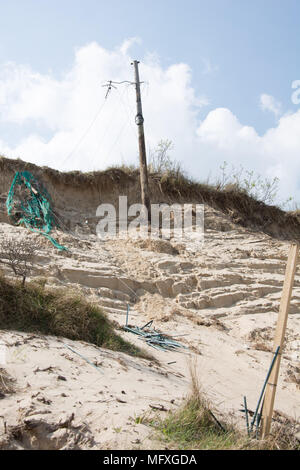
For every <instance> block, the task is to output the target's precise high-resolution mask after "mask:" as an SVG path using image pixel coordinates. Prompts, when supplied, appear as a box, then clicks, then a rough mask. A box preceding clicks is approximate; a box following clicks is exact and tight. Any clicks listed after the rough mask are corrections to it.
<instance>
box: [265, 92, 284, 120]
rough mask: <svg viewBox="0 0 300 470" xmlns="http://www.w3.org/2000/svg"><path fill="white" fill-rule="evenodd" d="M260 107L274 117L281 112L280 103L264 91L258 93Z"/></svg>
mask: <svg viewBox="0 0 300 470" xmlns="http://www.w3.org/2000/svg"><path fill="white" fill-rule="evenodd" d="M260 107H261V109H262V110H263V111H270V112H271V113H273V114H275V116H276V117H277V116H279V115H280V114H281V107H282V106H281V103H280V102H279V101H277V100H275V98H274V96H271V95H267V94H265V93H263V94H262V95H260Z"/></svg>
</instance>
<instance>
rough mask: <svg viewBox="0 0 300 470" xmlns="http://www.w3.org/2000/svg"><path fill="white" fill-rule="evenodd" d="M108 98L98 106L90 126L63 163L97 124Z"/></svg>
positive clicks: (64, 161)
mask: <svg viewBox="0 0 300 470" xmlns="http://www.w3.org/2000/svg"><path fill="white" fill-rule="evenodd" d="M106 101H107V100H106V98H105V99H104V101H103V103H101V105H100V107H99V108H98V110H97V113H96V114H95V116H94V117H93V119H92V121H91V122H90V124H89V125H88V127H87V128H86V130H85V131H84V132H83V134H82V135H81V137H80V139H79V140H78V141H77V143H76V144H75V146H74V148H73V150H72V151H71V152H70V153H69V154H68V155H67V156H66V158H65V159H64V160H63V163H62V164H63V165H64V164H65V163H66V162H67V161H68V160H69V158H70V157H71V156H72V155H73V154H74V153H75V152H76V150H77V149H78V148H79V146H80V145H81V143H82V142H83V140H84V139H85V137H86V136H87V134H88V133H89V131H90V130H91V128H92V127H93V125H94V124H95V122H96V121H97V119H98V117H99V116H100V114H101V112H102V110H103V108H104V106H105V103H106Z"/></svg>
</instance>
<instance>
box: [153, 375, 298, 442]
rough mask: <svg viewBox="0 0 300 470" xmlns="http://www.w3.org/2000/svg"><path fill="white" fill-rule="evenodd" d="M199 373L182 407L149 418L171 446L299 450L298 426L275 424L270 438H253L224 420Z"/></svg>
mask: <svg viewBox="0 0 300 470" xmlns="http://www.w3.org/2000/svg"><path fill="white" fill-rule="evenodd" d="M195 377H196V375H195V372H193V374H192V391H191V394H190V395H189V396H188V397H187V398H186V400H185V401H184V402H183V404H182V406H181V407H180V408H179V409H178V410H176V411H173V412H169V413H168V416H167V417H166V418H165V419H162V418H161V417H159V416H158V417H156V418H155V419H152V420H148V422H149V424H150V425H151V426H152V427H154V428H155V429H156V431H158V437H159V438H160V439H161V440H163V442H164V444H167V445H168V448H171V449H172V448H173V449H180V450H182V449H183V450H187V449H200V450H275V449H280V450H281V449H285V450H299V449H300V445H299V442H298V441H297V439H296V438H295V437H294V434H295V429H294V425H291V424H290V423H287V424H286V425H280V426H273V428H274V429H273V434H272V436H270V438H269V439H268V440H266V441H260V440H256V439H250V438H249V437H248V436H247V435H246V434H243V433H242V432H241V431H240V430H238V429H237V428H236V427H235V426H234V425H232V424H228V423H225V422H224V420H223V421H222V422H220V421H219V420H218V419H217V418H216V416H215V414H214V413H213V411H212V406H211V404H210V402H209V400H208V399H207V398H206V397H205V395H204V394H203V392H201V390H200V388H199V384H198V382H197V379H196V378H195Z"/></svg>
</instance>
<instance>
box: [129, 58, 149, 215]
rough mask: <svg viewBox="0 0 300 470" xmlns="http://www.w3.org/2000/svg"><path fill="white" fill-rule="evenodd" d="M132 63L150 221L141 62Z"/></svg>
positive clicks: (144, 198) (144, 192)
mask: <svg viewBox="0 0 300 470" xmlns="http://www.w3.org/2000/svg"><path fill="white" fill-rule="evenodd" d="M132 65H133V66H134V73H135V88H136V107H137V115H136V118H135V122H136V125H137V126H138V135H139V155H140V181H141V195H142V204H143V205H144V206H145V207H146V208H147V211H148V220H149V221H150V220H151V206H150V197H149V185H148V170H147V158H146V146H145V134H144V117H143V111H142V100H141V88H140V76H139V62H138V61H137V60H135V61H134V62H133V63H132Z"/></svg>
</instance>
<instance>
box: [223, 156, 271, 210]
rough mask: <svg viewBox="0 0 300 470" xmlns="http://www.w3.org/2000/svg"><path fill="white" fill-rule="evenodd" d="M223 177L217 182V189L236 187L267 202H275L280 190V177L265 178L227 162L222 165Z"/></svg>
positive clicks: (254, 197)
mask: <svg viewBox="0 0 300 470" xmlns="http://www.w3.org/2000/svg"><path fill="white" fill-rule="evenodd" d="M220 171H221V177H220V179H219V180H218V181H217V182H216V187H217V189H220V190H226V189H236V190H237V191H240V192H244V193H246V194H248V196H251V197H252V198H253V199H256V200H259V201H262V202H264V203H265V204H270V205H271V204H274V203H275V200H276V197H277V194H278V190H279V178H277V177H276V176H275V177H274V178H267V177H265V178H263V177H262V176H261V175H259V174H258V173H254V171H250V170H247V169H245V168H243V167H242V166H240V167H239V168H235V167H234V166H233V165H232V166H231V169H230V168H229V165H228V163H227V162H225V161H224V163H223V164H222V165H221V166H220Z"/></svg>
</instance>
